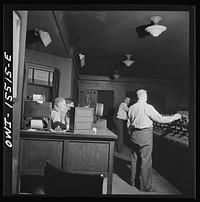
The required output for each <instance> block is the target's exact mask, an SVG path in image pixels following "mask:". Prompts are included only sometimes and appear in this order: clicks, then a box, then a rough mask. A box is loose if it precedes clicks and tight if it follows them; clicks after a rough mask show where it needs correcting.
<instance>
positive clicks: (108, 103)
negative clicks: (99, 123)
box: [97, 90, 115, 130]
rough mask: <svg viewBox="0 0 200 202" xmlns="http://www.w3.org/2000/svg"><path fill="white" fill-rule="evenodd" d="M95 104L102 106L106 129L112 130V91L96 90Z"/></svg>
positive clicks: (113, 110)
mask: <svg viewBox="0 0 200 202" xmlns="http://www.w3.org/2000/svg"><path fill="white" fill-rule="evenodd" d="M97 102H98V103H102V104H103V105H104V110H103V117H102V118H103V119H106V120H107V127H108V129H110V130H112V129H113V128H114V121H113V116H114V112H115V109H114V107H113V105H114V91H113V90H98V93H97Z"/></svg>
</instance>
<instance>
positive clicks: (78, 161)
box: [64, 140, 110, 173]
mask: <svg viewBox="0 0 200 202" xmlns="http://www.w3.org/2000/svg"><path fill="white" fill-rule="evenodd" d="M109 148H110V145H109V143H108V142H93V141H91V142H90V141H72V140H70V141H69V143H68V148H67V151H66V153H65V154H64V155H67V157H66V160H67V162H66V163H67V164H66V165H67V168H64V169H65V170H67V171H72V172H88V173H91V172H92V173H93V172H94V173H96V172H97V173H98V172H108V169H109ZM66 165H65V166H66Z"/></svg>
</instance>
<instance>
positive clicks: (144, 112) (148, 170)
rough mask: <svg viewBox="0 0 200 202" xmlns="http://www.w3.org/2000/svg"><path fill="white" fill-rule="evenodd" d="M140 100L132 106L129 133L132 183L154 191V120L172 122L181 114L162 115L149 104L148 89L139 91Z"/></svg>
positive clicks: (142, 189) (129, 113)
mask: <svg viewBox="0 0 200 202" xmlns="http://www.w3.org/2000/svg"><path fill="white" fill-rule="evenodd" d="M137 97H138V101H137V102H136V103H135V104H133V105H131V106H130V110H129V112H128V117H129V119H130V126H129V134H130V140H131V149H132V154H131V179H130V181H131V185H132V186H137V187H138V188H139V190H140V191H145V192H154V191H156V190H155V189H153V187H152V186H151V184H152V149H153V121H156V122H159V123H170V122H172V121H174V120H177V119H180V118H181V115H180V114H175V115H173V116H162V115H161V114H159V113H158V112H157V111H156V109H155V108H154V107H153V106H152V105H150V104H147V92H146V90H143V89H142V90H138V91H137Z"/></svg>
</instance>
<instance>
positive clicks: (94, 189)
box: [44, 160, 103, 196]
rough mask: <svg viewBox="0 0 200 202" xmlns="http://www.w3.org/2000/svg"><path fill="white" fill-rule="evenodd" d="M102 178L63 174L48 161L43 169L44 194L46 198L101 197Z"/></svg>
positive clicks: (98, 176) (99, 176)
mask: <svg viewBox="0 0 200 202" xmlns="http://www.w3.org/2000/svg"><path fill="white" fill-rule="evenodd" d="M102 188H103V176H101V175H100V174H95V175H93V174H91V175H89V174H79V173H78V174H77V173H68V172H64V171H62V170H61V169H59V168H57V167H55V166H54V165H53V164H52V163H51V162H50V161H49V160H47V161H46V166H45V169H44V192H45V194H46V195H47V196H101V195H102Z"/></svg>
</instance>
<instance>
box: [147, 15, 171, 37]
mask: <svg viewBox="0 0 200 202" xmlns="http://www.w3.org/2000/svg"><path fill="white" fill-rule="evenodd" d="M160 20H162V18H161V17H160V16H152V17H151V18H150V21H152V22H154V25H152V26H149V27H147V28H146V29H145V31H146V32H149V33H150V34H151V35H152V36H154V37H158V36H159V35H160V34H161V33H162V32H164V31H165V30H167V27H165V26H163V25H158V22H159V21H160Z"/></svg>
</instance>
